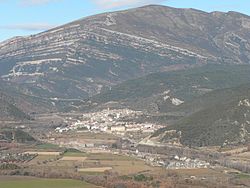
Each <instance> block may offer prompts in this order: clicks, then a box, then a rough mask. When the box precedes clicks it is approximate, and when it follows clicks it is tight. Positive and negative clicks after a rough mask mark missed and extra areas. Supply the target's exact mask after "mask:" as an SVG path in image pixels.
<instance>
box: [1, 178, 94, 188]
mask: <svg viewBox="0 0 250 188" xmlns="http://www.w3.org/2000/svg"><path fill="white" fill-rule="evenodd" d="M0 182H1V183H0V188H97V187H96V186H94V185H91V184H87V183H85V182H81V181H75V180H55V179H37V178H26V177H25V178H23V179H21V178H6V180H5V179H4V178H3V177H2V178H1V179H0Z"/></svg>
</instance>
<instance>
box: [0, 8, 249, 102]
mask: <svg viewBox="0 0 250 188" xmlns="http://www.w3.org/2000/svg"><path fill="white" fill-rule="evenodd" d="M249 39H250V17H248V16H246V15H243V14H240V13H236V12H228V13H222V12H212V13H206V12H202V11H199V10H194V9H175V8H170V7H165V6H156V5H151V6H145V7H141V8H136V9H130V10H125V11H120V12H112V13H104V14H99V15H95V16H90V17H87V18H84V19H80V20H77V21H74V22H72V23H69V24H66V25H63V26H60V27H57V28H54V29H51V30H49V31H46V32H43V33H39V34H36V35H31V36H27V37H15V38H12V39H9V40H7V41H4V42H1V43H0V76H1V78H2V79H4V80H5V81H7V82H10V83H15V84H18V85H19V86H20V87H19V88H20V92H21V93H22V94H24V95H28V96H33V97H40V98H47V99H52V100H53V99H56V101H60V100H65V99H83V98H87V97H89V96H93V95H95V94H97V93H99V92H100V91H102V90H105V89H107V88H109V87H111V86H113V85H116V84H118V83H121V82H123V81H126V80H129V79H133V78H138V77H142V76H145V75H148V74H150V73H155V72H162V71H170V70H176V69H185V68H188V67H195V66H201V65H204V64H249V59H250V40H249ZM177 102H180V101H177Z"/></svg>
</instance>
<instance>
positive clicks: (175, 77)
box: [83, 65, 250, 114]
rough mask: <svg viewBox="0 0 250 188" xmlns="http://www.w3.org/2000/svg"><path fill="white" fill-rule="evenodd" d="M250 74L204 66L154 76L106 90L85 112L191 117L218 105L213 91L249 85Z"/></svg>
mask: <svg viewBox="0 0 250 188" xmlns="http://www.w3.org/2000/svg"><path fill="white" fill-rule="evenodd" d="M249 72H250V66H249V65H205V66H201V67H197V68H192V69H188V70H177V71H171V72H161V73H153V74H150V75H147V76H144V77H141V78H137V79H132V80H128V81H125V82H123V83H121V84H117V85H116V86H113V87H112V88H111V89H107V90H103V91H102V92H101V93H99V94H97V95H94V96H93V97H91V98H90V99H89V100H86V102H85V106H83V108H84V107H85V108H86V109H89V108H94V109H96V108H108V107H110V108H112V107H116V108H132V109H135V110H141V111H146V112H149V113H172V114H173V112H178V113H179V114H183V113H191V112H195V111H198V110H200V109H202V108H203V107H206V106H207V105H209V104H212V103H213V102H214V103H216V102H218V100H217V99H218V98H216V97H214V96H212V97H211V95H210V93H211V92H212V91H215V90H218V89H223V88H224V89H225V88H232V87H236V86H240V85H242V84H248V83H250V74H249ZM224 94H225V93H223V94H222V96H223V95H224ZM229 94H230V93H228V95H229ZM228 95H225V96H228ZM220 99H221V97H220ZM224 99H226V97H225V98H224ZM221 100H223V99H221ZM208 101H209V102H208Z"/></svg>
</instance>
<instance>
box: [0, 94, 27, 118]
mask: <svg viewBox="0 0 250 188" xmlns="http://www.w3.org/2000/svg"><path fill="white" fill-rule="evenodd" d="M0 112H1V113H0V120H25V119H26V120H28V119H30V116H29V115H27V114H26V113H25V112H23V111H22V110H21V109H19V108H18V107H17V106H16V105H15V102H14V100H13V99H12V98H11V97H9V96H7V95H5V94H4V93H3V92H1V91H0Z"/></svg>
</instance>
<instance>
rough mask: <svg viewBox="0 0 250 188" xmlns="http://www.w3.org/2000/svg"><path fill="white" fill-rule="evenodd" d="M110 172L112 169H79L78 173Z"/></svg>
mask: <svg viewBox="0 0 250 188" xmlns="http://www.w3.org/2000/svg"><path fill="white" fill-rule="evenodd" d="M107 170H112V167H96V168H80V169H78V172H105V171H107Z"/></svg>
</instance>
